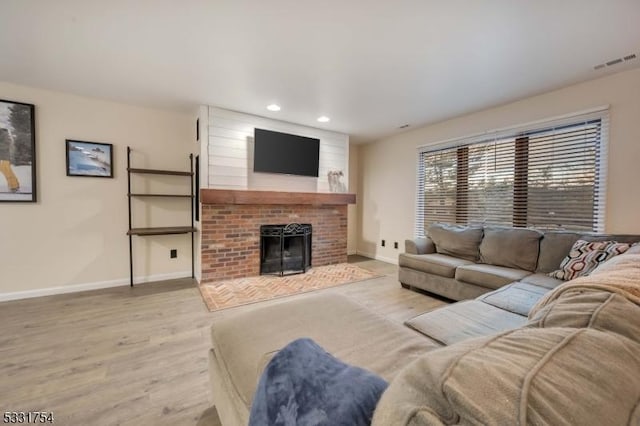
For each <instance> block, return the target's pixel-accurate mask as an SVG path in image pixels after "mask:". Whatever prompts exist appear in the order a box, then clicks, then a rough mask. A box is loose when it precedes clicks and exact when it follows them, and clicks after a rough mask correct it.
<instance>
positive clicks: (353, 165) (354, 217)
mask: <svg viewBox="0 0 640 426" xmlns="http://www.w3.org/2000/svg"><path fill="white" fill-rule="evenodd" d="M359 157H360V155H359V148H358V145H355V144H349V192H351V193H353V194H356V203H355V204H349V206H347V254H356V253H357V249H358V205H359V200H358V176H359V171H358V160H359Z"/></svg>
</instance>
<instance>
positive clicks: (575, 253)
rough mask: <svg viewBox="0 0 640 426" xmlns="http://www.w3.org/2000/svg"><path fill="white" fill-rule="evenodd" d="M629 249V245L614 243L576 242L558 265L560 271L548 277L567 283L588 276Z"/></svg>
mask: <svg viewBox="0 0 640 426" xmlns="http://www.w3.org/2000/svg"><path fill="white" fill-rule="evenodd" d="M629 247H631V244H626V243H618V242H616V241H585V240H578V241H576V242H575V243H574V244H573V247H571V251H569V254H568V255H567V257H565V258H564V260H563V261H562V263H561V264H560V269H558V270H557V271H553V272H551V273H549V276H551V277H553V278H557V279H559V280H565V281H568V280H572V279H574V278H578V277H582V276H585V275H589V274H590V273H591V271H593V270H594V269H596V268H597V267H598V265H600V264H601V263H603V262H606V261H607V260H609V259H611V258H612V257H614V256H617V255H619V254H622V253H624V252H625V251H627V250H629Z"/></svg>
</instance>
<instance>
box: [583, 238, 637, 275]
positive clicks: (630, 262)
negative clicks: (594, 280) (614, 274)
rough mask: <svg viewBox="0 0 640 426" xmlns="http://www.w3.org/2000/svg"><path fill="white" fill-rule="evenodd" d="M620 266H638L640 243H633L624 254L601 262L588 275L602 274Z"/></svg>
mask: <svg viewBox="0 0 640 426" xmlns="http://www.w3.org/2000/svg"><path fill="white" fill-rule="evenodd" d="M620 268H640V245H634V246H632V247H631V248H630V249H629V250H627V251H626V252H625V253H624V254H622V255H620V256H614V257H613V258H611V259H609V260H607V261H606V262H604V263H601V264H600V265H598V267H596V269H594V270H593V271H592V272H591V274H590V275H598V274H603V273H605V272H609V271H615V270H616V269H620Z"/></svg>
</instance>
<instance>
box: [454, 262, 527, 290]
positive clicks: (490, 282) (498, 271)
mask: <svg viewBox="0 0 640 426" xmlns="http://www.w3.org/2000/svg"><path fill="white" fill-rule="evenodd" d="M530 274H531V272H529V271H523V270H522V269H514V268H507V267H504V266H493V265H477V264H474V265H463V266H460V267H458V268H456V275H455V278H456V280H458V281H463V282H466V283H470V284H475V285H479V286H482V287H485V288H500V287H502V286H503V285H506V284H509V283H512V282H514V281H519V280H521V279H522V278H524V277H526V276H527V275H530Z"/></svg>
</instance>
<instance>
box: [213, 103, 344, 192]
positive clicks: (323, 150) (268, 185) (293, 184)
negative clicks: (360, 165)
mask: <svg viewBox="0 0 640 426" xmlns="http://www.w3.org/2000/svg"><path fill="white" fill-rule="evenodd" d="M208 118H209V123H208V135H209V141H208V160H209V161H208V170H209V176H208V178H209V188H219V189H253V190H273V191H293V192H330V191H329V182H328V179H327V173H328V172H329V171H332V170H342V172H343V174H344V176H343V177H342V179H341V182H342V183H343V184H344V185H345V187H346V185H347V182H348V181H349V170H348V169H349V136H348V135H345V134H341V133H335V132H329V131H326V130H321V129H316V128H313V127H306V126H301V125H297V124H292V123H287V122H283V121H278V120H272V119H269V118H265V117H258V116H255V115H250V114H243V113H239V112H234V111H228V110H224V109H220V108H215V107H209V117H208ZM255 128H260V129H267V130H273V131H276V132H283V133H290V134H294V135H299V136H306V137H311V138H318V139H320V162H319V167H318V174H319V177H317V178H315V177H306V176H292V175H282V174H277V173H254V172H253V148H254V141H253V134H254V130H255Z"/></svg>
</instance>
